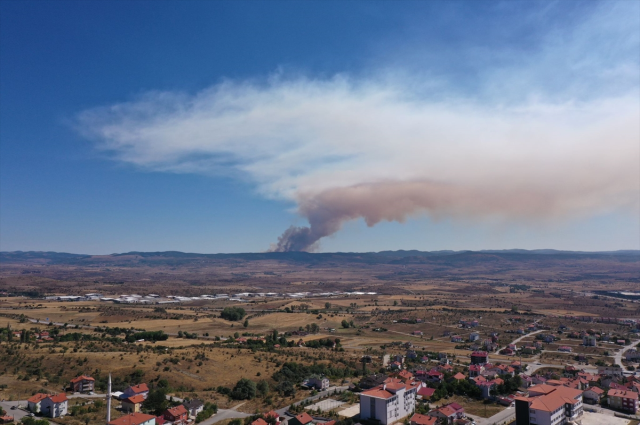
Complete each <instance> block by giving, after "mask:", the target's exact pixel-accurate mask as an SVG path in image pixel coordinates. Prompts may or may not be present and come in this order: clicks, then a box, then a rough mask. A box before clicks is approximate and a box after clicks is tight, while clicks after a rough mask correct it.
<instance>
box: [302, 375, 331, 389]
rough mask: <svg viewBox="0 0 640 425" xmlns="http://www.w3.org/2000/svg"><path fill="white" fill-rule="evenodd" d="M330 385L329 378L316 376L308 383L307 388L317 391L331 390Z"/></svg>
mask: <svg viewBox="0 0 640 425" xmlns="http://www.w3.org/2000/svg"><path fill="white" fill-rule="evenodd" d="M329 385H330V383H329V378H325V377H324V376H317V375H314V376H312V377H310V378H309V380H308V381H307V386H308V387H313V388H315V389H316V390H326V389H327V388H329Z"/></svg>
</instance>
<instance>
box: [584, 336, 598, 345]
mask: <svg viewBox="0 0 640 425" xmlns="http://www.w3.org/2000/svg"><path fill="white" fill-rule="evenodd" d="M582 345H584V346H586V347H595V346H597V345H598V338H596V337H595V335H585V336H583V337H582Z"/></svg>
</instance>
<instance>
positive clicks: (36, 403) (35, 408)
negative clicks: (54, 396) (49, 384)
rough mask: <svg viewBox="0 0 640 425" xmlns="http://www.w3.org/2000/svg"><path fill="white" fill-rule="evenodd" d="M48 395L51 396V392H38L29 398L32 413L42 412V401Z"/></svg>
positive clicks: (28, 404) (28, 407) (28, 402)
mask: <svg viewBox="0 0 640 425" xmlns="http://www.w3.org/2000/svg"><path fill="white" fill-rule="evenodd" d="M47 397H49V394H44V393H38V394H35V395H33V396H32V397H31V398H29V399H28V400H27V409H29V411H30V412H31V413H40V411H41V410H42V408H41V404H40V403H41V402H42V400H44V399H45V398H47Z"/></svg>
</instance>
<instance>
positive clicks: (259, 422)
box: [251, 418, 268, 425]
mask: <svg viewBox="0 0 640 425" xmlns="http://www.w3.org/2000/svg"><path fill="white" fill-rule="evenodd" d="M251 425H268V424H267V421H265V420H264V419H262V418H258V419H256V420H255V421H253V422H251Z"/></svg>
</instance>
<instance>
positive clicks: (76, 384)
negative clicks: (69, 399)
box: [69, 375, 96, 393]
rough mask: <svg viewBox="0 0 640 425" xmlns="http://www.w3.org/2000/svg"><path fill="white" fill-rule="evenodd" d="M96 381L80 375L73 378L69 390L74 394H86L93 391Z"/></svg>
mask: <svg viewBox="0 0 640 425" xmlns="http://www.w3.org/2000/svg"><path fill="white" fill-rule="evenodd" d="M95 383H96V380H95V379H93V378H92V377H90V376H86V375H81V376H78V377H77V378H73V379H72V380H71V382H70V384H69V389H70V390H71V391H73V392H76V393H87V392H90V391H93V389H94V386H95Z"/></svg>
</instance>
